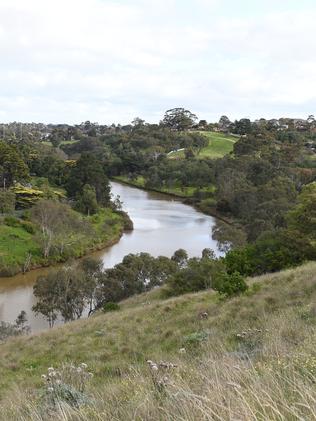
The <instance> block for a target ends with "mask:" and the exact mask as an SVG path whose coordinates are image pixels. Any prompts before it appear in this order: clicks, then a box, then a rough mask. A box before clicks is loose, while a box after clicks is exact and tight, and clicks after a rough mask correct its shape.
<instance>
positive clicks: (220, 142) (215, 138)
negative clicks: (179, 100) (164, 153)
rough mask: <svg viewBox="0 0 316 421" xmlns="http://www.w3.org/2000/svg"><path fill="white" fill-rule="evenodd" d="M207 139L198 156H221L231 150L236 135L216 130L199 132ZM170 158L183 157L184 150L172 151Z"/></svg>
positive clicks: (235, 140) (236, 138)
mask: <svg viewBox="0 0 316 421" xmlns="http://www.w3.org/2000/svg"><path fill="white" fill-rule="evenodd" d="M200 134H202V135H204V136H206V137H207V138H208V140H209V144H208V146H206V147H205V148H203V149H202V150H201V152H200V153H199V154H198V158H213V159H215V158H222V157H223V156H225V155H227V154H228V153H230V152H231V151H232V150H233V147H234V143H235V142H237V140H238V137H236V136H231V135H227V134H224V133H217V132H200ZM169 158H170V159H176V158H177V159H179V158H184V151H183V150H182V151H178V152H173V153H171V154H170V155H169Z"/></svg>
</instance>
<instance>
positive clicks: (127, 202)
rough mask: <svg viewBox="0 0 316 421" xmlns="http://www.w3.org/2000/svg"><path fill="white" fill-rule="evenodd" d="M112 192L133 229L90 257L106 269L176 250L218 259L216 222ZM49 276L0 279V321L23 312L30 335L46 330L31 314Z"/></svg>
mask: <svg viewBox="0 0 316 421" xmlns="http://www.w3.org/2000/svg"><path fill="white" fill-rule="evenodd" d="M112 192H113V194H114V195H119V196H120V198H121V200H122V202H123V208H124V210H126V211H127V212H128V214H129V215H130V217H131V219H132V221H133V223H134V230H133V231H132V232H129V233H125V234H124V235H123V237H122V238H121V240H120V241H119V243H117V244H115V245H114V246H112V247H109V248H107V249H104V250H102V251H99V252H98V253H95V254H94V256H96V257H97V258H101V259H102V260H103V263H104V267H112V266H113V265H115V264H116V263H118V262H120V261H121V260H122V258H123V257H124V256H125V255H126V254H129V253H138V252H148V253H150V254H152V255H153V256H159V255H163V256H171V255H172V254H173V253H174V251H175V250H177V249H179V248H184V249H186V250H187V251H188V254H189V255H190V256H199V255H200V254H201V251H202V250H203V249H204V248H206V247H208V248H211V249H213V250H214V251H215V252H216V253H217V254H218V248H217V244H216V241H215V240H213V239H212V227H213V226H214V224H215V223H216V220H215V218H213V217H211V216H207V215H204V214H202V213H200V212H198V211H197V210H195V209H194V208H192V207H191V206H188V205H184V204H183V203H181V202H180V201H178V200H174V199H173V198H170V197H169V196H166V195H161V194H158V193H149V192H146V191H143V190H139V189H135V188H133V187H129V186H127V185H123V184H119V183H115V182H113V183H112ZM48 271H49V269H39V270H35V271H32V272H28V273H27V274H25V275H17V276H14V277H12V278H0V321H1V320H4V321H9V322H12V321H14V320H15V319H16V317H17V314H18V313H19V312H20V311H21V310H25V311H26V312H27V315H28V320H29V324H30V325H31V327H32V331H39V330H42V329H45V328H47V322H46V321H45V320H44V319H43V318H42V317H40V316H35V315H34V314H33V312H32V310H31V309H32V306H33V305H34V303H35V298H34V296H33V285H34V282H35V281H36V279H37V277H38V276H40V275H44V274H46V273H47V272H48Z"/></svg>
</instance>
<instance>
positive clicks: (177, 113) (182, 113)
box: [162, 108, 197, 131]
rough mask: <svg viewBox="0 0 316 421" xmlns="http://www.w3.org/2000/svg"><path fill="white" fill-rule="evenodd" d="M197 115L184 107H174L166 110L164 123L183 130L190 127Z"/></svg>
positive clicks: (174, 128)
mask: <svg viewBox="0 0 316 421" xmlns="http://www.w3.org/2000/svg"><path fill="white" fill-rule="evenodd" d="M196 121H197V116H196V115H195V114H193V113H191V111H189V110H186V109H184V108H172V109H171V110H167V111H166V112H165V115H164V118H163V120H162V124H163V125H164V126H166V127H169V128H170V129H173V130H177V131H181V130H188V129H190V128H191V127H192V126H193V125H194V123H195V122H196Z"/></svg>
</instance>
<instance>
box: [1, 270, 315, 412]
mask: <svg viewBox="0 0 316 421" xmlns="http://www.w3.org/2000/svg"><path fill="white" fill-rule="evenodd" d="M249 285H250V288H249V290H248V292H247V294H245V295H243V296H239V297H236V298H233V299H230V300H223V299H220V298H219V296H218V295H217V294H216V293H214V292H212V291H206V292H201V293H197V294H188V295H184V296H180V297H175V298H171V299H168V300H163V299H162V298H161V291H159V290H155V291H152V292H150V293H148V294H145V295H141V296H135V297H133V298H131V299H129V300H127V301H125V302H123V303H122V304H121V310H120V311H116V312H112V313H107V314H98V315H95V316H94V317H92V318H90V319H88V320H82V321H78V322H73V323H71V324H68V325H65V326H63V327H60V328H56V329H53V330H51V331H48V332H45V333H42V334H37V335H34V336H30V337H25V338H17V339H13V340H10V341H9V342H7V343H5V344H2V345H0V371H1V378H0V385H1V386H0V387H1V388H0V394H1V401H0V402H1V403H0V413H1V416H0V419H27V420H28V419H43V420H44V419H60V420H61V419H63V420H65V419H67V420H68V419H69V420H70V419H71V420H73V419H80V420H103V419H116V420H123V419H124V420H126V419H139V420H143V419H144V420H147V419H154V420H155V419H157V420H158V419H159V420H160V419H170V420H180V419H181V420H184V419H188V420H195V419H206V420H208V419H215V420H226V419H227V420H231V419H242V420H248V419H249V420H250V419H251V420H252V419H255V420H265V419H269V420H292V419H293V420H296V419H297V420H298V419H315V418H316V408H315V402H316V390H315V385H314V383H315V380H316V379H315V374H316V351H315V349H316V347H315V345H316V305H315V303H316V263H308V264H306V265H304V266H302V267H299V268H297V269H293V270H287V271H284V272H281V273H277V274H273V275H266V276H262V277H259V278H253V279H251V280H249ZM204 312H206V313H207V316H206V318H204V317H203V316H202V315H201V314H202V313H204ZM148 359H149V360H152V361H155V362H159V361H161V360H163V361H167V362H172V363H173V364H176V365H177V367H174V368H170V369H160V368H159V370H158V371H157V372H155V373H153V372H152V370H151V369H150V368H149V367H148V364H147V363H146V361H147V360H148ZM66 362H72V363H74V364H79V363H82V362H84V363H86V364H88V366H89V370H91V371H92V372H93V373H94V377H93V380H92V382H91V384H90V386H89V388H88V390H87V392H86V393H87V395H88V396H89V397H90V404H88V405H87V406H84V407H81V408H79V409H73V408H71V407H68V406H67V405H66V406H63V413H62V412H60V413H59V415H57V414H56V413H54V414H53V415H51V418H49V416H48V415H47V413H46V412H45V408H44V409H43V407H42V406H41V404H40V400H39V397H38V393H37V392H36V391H37V390H39V389H40V388H41V379H40V376H41V374H42V373H44V372H45V371H46V369H47V367H49V366H54V367H59V366H61V365H62V364H64V363H66ZM161 382H162V383H161ZM22 415H23V418H22ZM1 417H2V418H1Z"/></svg>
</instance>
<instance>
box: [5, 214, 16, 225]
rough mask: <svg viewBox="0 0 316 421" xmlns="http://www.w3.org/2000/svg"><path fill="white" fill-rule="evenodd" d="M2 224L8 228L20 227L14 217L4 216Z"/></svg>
mask: <svg viewBox="0 0 316 421" xmlns="http://www.w3.org/2000/svg"><path fill="white" fill-rule="evenodd" d="M4 223H5V224H6V225H8V227H19V226H20V220H19V219H18V218H16V217H15V216H11V215H10V216H6V217H5V218H4Z"/></svg>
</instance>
